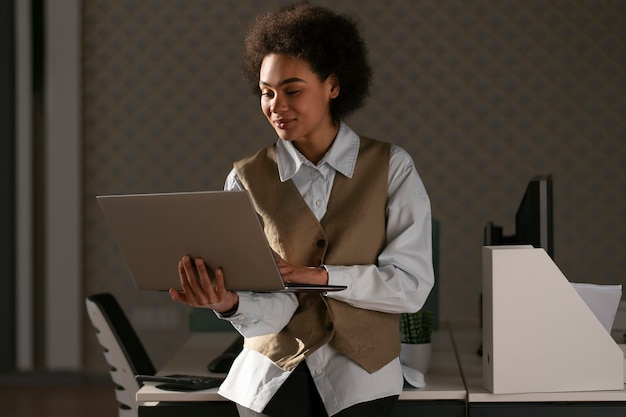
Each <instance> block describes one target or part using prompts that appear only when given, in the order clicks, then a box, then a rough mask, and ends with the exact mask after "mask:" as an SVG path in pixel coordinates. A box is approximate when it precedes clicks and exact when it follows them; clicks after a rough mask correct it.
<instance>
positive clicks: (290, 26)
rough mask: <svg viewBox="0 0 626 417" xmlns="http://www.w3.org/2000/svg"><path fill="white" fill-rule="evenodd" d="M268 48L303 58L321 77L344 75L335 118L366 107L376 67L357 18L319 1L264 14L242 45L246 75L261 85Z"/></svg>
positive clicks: (255, 86)
mask: <svg viewBox="0 0 626 417" xmlns="http://www.w3.org/2000/svg"><path fill="white" fill-rule="evenodd" d="M269 54H281V55H288V56H292V57H295V58H298V59H303V60H305V61H307V62H308V63H309V64H310V65H311V69H312V70H313V72H314V73H315V74H317V76H318V77H319V79H320V81H324V80H326V79H327V78H328V76H329V75H331V74H332V75H334V76H335V77H337V79H338V80H339V85H340V88H341V90H340V93H339V96H338V97H337V98H335V99H333V100H332V101H331V105H330V112H331V115H332V117H333V119H334V120H335V121H339V120H341V119H343V118H345V117H346V116H347V115H349V114H350V113H352V112H354V111H355V110H357V109H358V108H359V107H361V106H362V105H363V104H364V102H365V99H366V98H367V96H368V94H369V87H370V82H371V79H372V69H371V67H370V64H369V59H368V54H367V47H366V45H365V42H364V41H363V39H362V38H361V34H360V33H359V29H358V25H357V22H356V20H354V19H353V18H350V17H348V16H346V15H340V14H337V13H335V12H334V11H332V10H330V9H328V8H325V7H321V6H315V5H312V4H310V3H308V2H302V3H296V4H292V5H288V6H285V7H282V8H280V9H278V10H276V11H273V12H268V13H265V14H262V15H260V16H258V17H257V18H256V20H255V21H254V22H253V23H252V25H251V26H250V29H249V31H248V34H247V36H246V38H245V43H244V51H243V76H244V78H245V80H246V81H247V82H249V83H250V86H251V87H252V89H253V91H254V92H255V93H256V94H258V91H259V71H260V69H261V63H262V62H263V58H265V56H267V55H269Z"/></svg>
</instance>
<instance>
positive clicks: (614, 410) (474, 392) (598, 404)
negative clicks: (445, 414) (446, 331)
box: [451, 322, 626, 417]
mask: <svg viewBox="0 0 626 417" xmlns="http://www.w3.org/2000/svg"><path fill="white" fill-rule="evenodd" d="M451 334H452V338H453V340H454V343H455V347H456V350H457V353H458V357H459V362H460V364H461V372H462V373H463V376H464V378H465V384H466V388H467V412H468V414H467V415H468V417H496V416H497V417H500V416H512V417H517V416H519V417H522V416H524V417H526V416H529V415H530V416H544V415H545V416H572V417H578V416H580V417H589V416H603V417H604V416H607V417H611V416H620V417H624V416H626V390H621V391H584V392H556V393H530V394H492V393H490V392H489V391H487V390H486V389H485V388H483V386H482V358H481V357H480V356H479V355H478V354H477V349H478V347H479V346H480V343H481V338H482V335H481V330H480V327H479V325H478V323H477V322H475V323H474V322H465V323H463V322H455V323H452V324H451Z"/></svg>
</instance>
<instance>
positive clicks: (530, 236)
mask: <svg viewBox="0 0 626 417" xmlns="http://www.w3.org/2000/svg"><path fill="white" fill-rule="evenodd" d="M484 244H485V245H486V246H498V245H532V246H533V247H535V248H543V249H544V250H545V251H546V252H547V253H548V255H550V257H551V258H553V259H554V221H553V197H552V176H551V175H538V176H535V177H533V178H532V179H531V180H530V181H529V182H528V186H527V187H526V192H525V193H524V197H523V198H522V201H521V202H520V204H519V206H518V208H517V213H516V215H515V234H513V235H508V236H505V235H503V234H502V227H501V226H496V225H494V224H493V223H492V222H488V223H487V225H486V226H485V235H484Z"/></svg>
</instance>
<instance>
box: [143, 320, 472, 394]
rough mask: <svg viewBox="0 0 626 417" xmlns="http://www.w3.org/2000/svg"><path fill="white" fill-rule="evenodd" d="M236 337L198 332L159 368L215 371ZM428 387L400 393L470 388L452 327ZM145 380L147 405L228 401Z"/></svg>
mask: <svg viewBox="0 0 626 417" xmlns="http://www.w3.org/2000/svg"><path fill="white" fill-rule="evenodd" d="M235 337H236V333H234V332H228V331H227V332H202V333H194V334H192V336H191V337H190V338H189V340H188V341H187V342H186V343H185V344H184V345H183V347H182V348H181V349H180V350H179V351H178V352H176V354H174V356H173V357H172V358H171V359H170V360H169V361H168V362H167V363H166V364H165V365H164V366H163V367H162V368H161V369H160V370H159V371H158V374H159V375H168V374H189V375H211V374H210V373H209V371H208V369H207V365H208V363H209V362H210V360H211V359H212V358H214V357H215V356H217V355H219V354H220V353H221V352H222V351H223V350H224V349H225V348H226V346H228V345H229V344H230V343H231V342H232V341H233V340H234V339H235ZM425 379H426V386H425V387H424V388H420V389H417V388H412V387H410V386H408V387H406V388H405V389H404V391H403V392H402V394H400V400H401V401H419V400H460V401H465V399H466V391H465V386H464V384H463V378H462V377H461V372H460V370H459V367H458V362H457V360H456V355H455V351H454V347H453V344H452V340H451V338H450V333H449V331H448V330H447V329H446V328H444V329H441V330H439V331H436V332H435V333H434V334H433V350H432V356H431V364H430V369H429V371H428V373H427V374H426V376H425ZM155 385H156V384H155V383H145V385H144V386H143V387H141V389H139V391H138V392H137V395H136V399H137V401H138V402H139V403H143V405H155V404H154V402H155V401H225V399H224V398H223V397H222V396H220V395H218V394H217V388H212V389H208V390H201V391H193V392H178V391H165V390H161V389H159V388H156V387H155Z"/></svg>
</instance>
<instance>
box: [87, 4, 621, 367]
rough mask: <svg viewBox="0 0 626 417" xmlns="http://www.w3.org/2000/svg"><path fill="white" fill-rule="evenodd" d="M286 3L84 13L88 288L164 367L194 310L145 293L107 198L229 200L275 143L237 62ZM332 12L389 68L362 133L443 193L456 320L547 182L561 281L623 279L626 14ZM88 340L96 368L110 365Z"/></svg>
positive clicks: (563, 9) (602, 8)
mask: <svg viewBox="0 0 626 417" xmlns="http://www.w3.org/2000/svg"><path fill="white" fill-rule="evenodd" d="M281 3H283V2H278V1H269V0H268V1H234V0H228V1H226V0H221V1H217V0H214V1H208V0H207V1H200V0H189V1H156V0H84V1H83V22H82V23H83V62H84V64H83V83H84V84H83V103H84V108H83V112H84V113H83V131H84V148H83V154H84V168H83V169H84V181H85V182H84V251H85V264H84V272H85V293H93V292H98V291H111V292H113V293H114V294H115V295H116V296H117V297H118V298H119V299H120V302H121V303H122V305H123V307H124V308H125V309H126V310H127V312H128V313H129V315H130V317H131V320H132V321H133V323H134V324H135V326H136V327H137V328H138V330H139V331H140V335H141V337H142V339H144V341H145V343H146V345H147V346H146V347H147V348H148V351H149V352H150V353H151V354H152V356H153V359H154V360H155V361H156V362H157V364H158V363H160V362H161V361H162V360H163V359H164V358H166V357H167V356H168V355H169V353H170V352H171V351H172V350H173V349H175V348H176V347H177V346H178V345H179V344H180V343H181V342H182V340H184V338H185V336H186V317H187V313H188V310H187V309H186V308H184V307H182V306H178V305H175V304H173V303H172V302H170V301H169V298H168V296H167V295H166V294H152V293H142V292H138V291H136V290H135V289H134V288H133V286H132V284H131V282H130V279H129V277H128V274H127V272H126V270H125V267H124V265H123V263H122V260H121V258H120V255H119V253H118V252H117V248H116V247H115V244H114V242H112V240H111V237H110V236H109V233H108V231H107V228H106V225H105V224H104V221H103V218H102V216H101V214H100V212H99V210H98V208H97V206H96V203H95V200H94V196H95V195H97V194H105V193H129V192H157V191H181V190H206V189H219V188H221V187H222V184H223V181H224V178H225V176H226V174H227V172H228V170H229V169H230V164H231V162H232V161H233V160H235V159H237V158H240V157H242V156H245V155H247V154H249V153H251V152H253V151H255V150H257V149H258V148H259V147H261V146H263V145H264V144H266V143H268V142H272V141H273V140H274V135H273V130H272V129H271V127H270V126H269V125H267V123H266V122H265V120H264V118H263V116H262V115H261V113H260V110H259V108H258V99H257V98H255V96H253V95H251V94H250V93H249V91H248V90H247V88H246V86H244V85H243V84H242V83H241V82H240V75H239V51H240V46H241V41H242V37H243V34H244V31H245V25H246V22H247V21H248V20H249V19H250V18H251V17H252V16H254V15H255V14H256V13H258V12H260V11H264V10H266V9H268V8H272V7H274V6H276V5H277V4H281ZM322 3H323V4H330V5H333V6H334V7H335V8H336V9H337V10H340V11H343V12H347V13H349V14H353V15H356V16H358V18H359V19H360V21H361V24H362V28H363V32H364V36H365V37H366V39H367V42H368V44H369V47H370V53H371V58H372V61H373V66H374V69H375V78H374V85H373V89H372V94H371V97H370V99H369V102H368V105H367V106H366V107H365V108H364V109H363V110H362V111H361V112H360V113H359V114H358V115H356V116H354V117H353V118H351V119H350V120H349V123H350V124H351V125H352V127H353V128H355V130H357V131H358V132H360V133H364V134H367V135H370V136H372V137H376V138H379V139H383V140H388V141H391V142H394V143H396V144H399V145H401V146H403V147H404V148H406V149H407V150H408V151H409V152H410V153H411V154H412V156H413V158H414V159H415V162H416V165H417V168H418V171H419V172H420V174H421V176H422V178H423V180H424V182H425V184H426V187H427V189H428V191H429V193H430V196H431V200H432V206H433V213H434V215H435V217H437V218H438V219H439V220H440V222H441V226H440V227H441V247H440V252H441V265H440V275H441V276H440V305H441V315H442V316H443V317H445V318H456V317H475V318H477V317H478V298H479V293H480V279H481V263H480V262H481V260H480V248H481V244H482V229H483V226H484V224H485V222H486V221H487V220H493V221H495V222H496V223H499V224H502V225H504V226H505V232H507V233H511V232H513V230H512V228H513V216H514V213H515V210H516V208H517V205H518V203H519V201H520V199H521V197H522V194H523V192H524V189H525V186H526V182H527V181H528V180H529V179H530V177H532V176H533V175H535V174H539V173H552V174H553V176H554V204H555V252H556V262H557V264H558V266H559V267H560V268H561V270H562V271H563V272H564V273H565V275H566V276H567V277H568V278H569V279H570V280H571V281H578V282H594V283H626V276H625V275H624V273H625V272H624V271H626V225H625V222H624V218H626V198H625V197H624V192H625V190H626V173H625V171H624V167H625V166H626V120H625V117H624V115H626V76H625V74H626V71H625V69H626V54H625V51H626V30H625V28H626V2H624V1H620V0H613V1H600V0H579V1H569V0H562V1H547V0H502V1H498V0H447V1H441V0H404V1H400V0H387V1H385V2H381V1H374V0H371V1H370V0H344V1H334V2H333V1H323V2H322ZM147 261H149V260H147ZM173 273H175V267H174V266H173ZM529 305H530V300H529ZM85 329H86V333H85V334H86V337H85V346H86V356H85V368H86V369H87V370H96V371H100V370H103V369H105V367H104V363H103V360H102V358H101V356H102V355H101V353H100V350H99V348H98V347H97V345H96V342H95V337H93V335H92V334H91V329H90V328H89V326H88V325H87V324H86V325H85Z"/></svg>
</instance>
